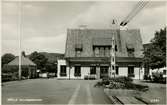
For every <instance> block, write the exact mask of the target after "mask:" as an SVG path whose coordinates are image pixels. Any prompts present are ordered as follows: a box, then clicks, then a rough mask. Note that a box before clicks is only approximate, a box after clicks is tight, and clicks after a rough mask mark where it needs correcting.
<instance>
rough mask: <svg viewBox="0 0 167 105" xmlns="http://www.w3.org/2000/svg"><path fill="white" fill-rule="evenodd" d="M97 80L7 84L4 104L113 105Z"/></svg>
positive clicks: (3, 88) (5, 85)
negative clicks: (96, 86)
mask: <svg viewBox="0 0 167 105" xmlns="http://www.w3.org/2000/svg"><path fill="white" fill-rule="evenodd" d="M95 83H96V80H57V79H32V80H24V81H16V82H10V83H5V84H3V86H2V103H3V104H111V101H110V100H109V98H108V97H107V96H106V95H105V94H104V92H103V88H95V87H94V84H95Z"/></svg>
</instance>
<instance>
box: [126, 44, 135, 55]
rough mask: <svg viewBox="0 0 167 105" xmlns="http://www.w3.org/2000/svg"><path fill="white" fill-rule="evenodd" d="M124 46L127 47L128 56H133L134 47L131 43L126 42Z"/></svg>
mask: <svg viewBox="0 0 167 105" xmlns="http://www.w3.org/2000/svg"><path fill="white" fill-rule="evenodd" d="M126 47H127V53H128V57H134V51H135V49H134V47H133V45H132V44H127V45H126Z"/></svg>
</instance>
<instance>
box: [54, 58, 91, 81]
mask: <svg viewBox="0 0 167 105" xmlns="http://www.w3.org/2000/svg"><path fill="white" fill-rule="evenodd" d="M61 65H67V63H66V61H65V60H58V65H57V68H58V69H57V78H58V79H69V78H70V79H84V76H85V75H88V74H89V73H90V67H81V76H80V77H76V76H74V72H75V71H74V68H75V67H71V68H70V69H69V67H68V66H66V73H67V75H66V76H60V66H61Z"/></svg>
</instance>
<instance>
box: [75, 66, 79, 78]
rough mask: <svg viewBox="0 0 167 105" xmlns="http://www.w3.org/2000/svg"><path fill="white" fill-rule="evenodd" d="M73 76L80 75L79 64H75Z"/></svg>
mask: <svg viewBox="0 0 167 105" xmlns="http://www.w3.org/2000/svg"><path fill="white" fill-rule="evenodd" d="M74 76H78V77H80V76H81V66H75V72H74Z"/></svg>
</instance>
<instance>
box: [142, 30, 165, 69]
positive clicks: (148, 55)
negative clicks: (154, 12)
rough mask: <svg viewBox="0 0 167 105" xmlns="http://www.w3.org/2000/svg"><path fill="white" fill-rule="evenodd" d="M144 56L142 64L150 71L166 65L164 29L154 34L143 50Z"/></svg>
mask: <svg viewBox="0 0 167 105" xmlns="http://www.w3.org/2000/svg"><path fill="white" fill-rule="evenodd" d="M144 55H145V56H144V64H145V65H148V66H149V67H151V68H152V69H155V68H161V67H164V66H165V65H166V28H164V29H160V31H157V32H155V36H154V38H153V39H152V40H151V43H150V44H149V46H147V48H146V49H145V51H144Z"/></svg>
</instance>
